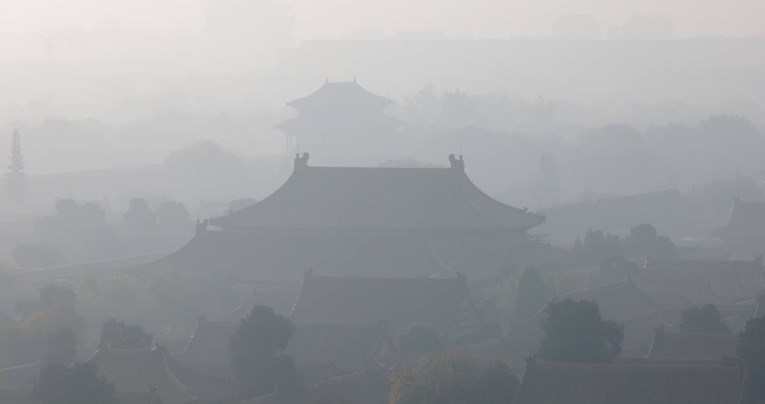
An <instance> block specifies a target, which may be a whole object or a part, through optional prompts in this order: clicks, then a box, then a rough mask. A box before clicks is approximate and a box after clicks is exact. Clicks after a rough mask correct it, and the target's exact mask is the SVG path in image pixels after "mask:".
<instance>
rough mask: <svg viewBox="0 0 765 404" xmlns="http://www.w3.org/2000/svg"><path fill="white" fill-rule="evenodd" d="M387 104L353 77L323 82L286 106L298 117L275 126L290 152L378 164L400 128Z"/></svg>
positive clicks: (351, 162)
mask: <svg viewBox="0 0 765 404" xmlns="http://www.w3.org/2000/svg"><path fill="white" fill-rule="evenodd" d="M392 104H393V101H392V100H389V99H387V98H385V97H381V96H379V95H376V94H373V93H371V92H369V91H367V90H366V89H364V88H363V87H361V85H359V84H358V82H357V81H356V79H355V78H354V79H353V81H346V82H330V81H329V80H327V81H326V82H325V83H324V85H323V86H321V88H319V89H318V90H316V91H315V92H313V93H312V94H310V95H308V96H306V97H303V98H299V99H296V100H293V101H290V102H288V103H287V106H289V107H291V108H294V109H295V110H296V111H297V116H296V117H294V118H292V119H290V120H287V121H285V122H282V123H280V124H278V125H276V128H278V129H280V130H282V131H283V132H284V134H285V149H286V152H287V153H289V154H292V153H298V152H301V151H311V152H312V153H314V154H315V155H316V156H321V158H322V159H323V160H326V161H329V162H332V163H334V164H338V163H340V164H344V165H345V164H359V163H360V162H365V161H380V160H382V158H383V157H385V156H386V155H387V154H386V153H384V152H383V151H384V150H385V149H386V144H389V143H390V141H391V137H392V136H394V135H395V132H396V129H397V128H398V126H399V124H400V123H399V122H398V121H397V120H396V119H394V118H392V117H390V116H388V115H386V114H385V109H386V108H387V107H388V106H390V105H392ZM349 150H352V151H353V153H348V151H349Z"/></svg>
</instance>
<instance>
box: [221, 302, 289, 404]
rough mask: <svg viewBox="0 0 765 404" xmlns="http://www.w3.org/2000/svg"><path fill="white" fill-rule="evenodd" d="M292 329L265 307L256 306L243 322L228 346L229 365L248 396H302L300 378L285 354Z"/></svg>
mask: <svg viewBox="0 0 765 404" xmlns="http://www.w3.org/2000/svg"><path fill="white" fill-rule="evenodd" d="M294 333H295V327H294V326H293V325H292V323H291V322H290V321H289V319H287V318H285V317H283V316H280V315H277V314H275V313H274V310H273V309H272V308H270V307H266V306H255V307H254V308H253V309H252V312H251V313H250V314H249V315H248V316H247V318H245V319H244V320H242V322H241V323H240V324H239V327H238V328H237V329H236V332H234V335H232V336H231V339H230V340H229V344H228V351H229V356H230V358H231V364H232V366H233V368H234V370H235V371H236V374H237V377H238V378H239V381H240V383H242V385H243V386H244V387H245V389H246V390H247V394H248V395H250V396H258V395H262V394H268V393H271V392H273V391H274V389H275V388H277V387H278V389H279V393H280V394H285V395H292V396H298V395H300V394H302V393H303V391H304V385H303V378H302V376H301V375H300V373H299V372H298V370H297V368H296V367H295V363H294V361H293V360H292V358H291V357H289V356H288V355H286V354H285V353H284V350H285V349H286V348H287V345H288V344H289V340H290V339H291V338H292V336H293V335H294Z"/></svg>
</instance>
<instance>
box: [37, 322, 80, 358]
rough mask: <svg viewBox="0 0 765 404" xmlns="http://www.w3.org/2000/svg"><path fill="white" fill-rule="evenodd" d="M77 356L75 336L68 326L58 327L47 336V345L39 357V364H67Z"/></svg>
mask: <svg viewBox="0 0 765 404" xmlns="http://www.w3.org/2000/svg"><path fill="white" fill-rule="evenodd" d="M76 356H77V337H76V336H75V335H74V332H72V330H71V329H69V328H59V329H57V330H56V331H55V332H54V333H53V334H51V335H49V336H48V345H47V346H46V347H45V351H44V352H43V354H42V357H41V358H40V364H41V365H43V366H47V365H61V366H69V364H71V363H72V361H74V358H75V357H76Z"/></svg>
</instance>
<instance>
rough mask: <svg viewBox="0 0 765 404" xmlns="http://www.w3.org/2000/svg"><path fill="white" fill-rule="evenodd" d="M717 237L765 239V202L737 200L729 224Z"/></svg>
mask: <svg viewBox="0 0 765 404" xmlns="http://www.w3.org/2000/svg"><path fill="white" fill-rule="evenodd" d="M714 233H715V235H717V236H720V237H723V238H726V237H765V202H744V201H741V200H736V201H735V202H734V203H733V209H732V210H731V213H730V218H729V219H728V224H726V225H725V226H723V227H722V228H720V229H718V230H716V231H715V232H714Z"/></svg>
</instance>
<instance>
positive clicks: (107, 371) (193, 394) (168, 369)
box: [88, 348, 236, 404]
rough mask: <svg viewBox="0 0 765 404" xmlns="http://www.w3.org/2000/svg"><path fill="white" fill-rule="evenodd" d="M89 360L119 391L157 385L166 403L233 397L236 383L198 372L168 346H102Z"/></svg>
mask: <svg viewBox="0 0 765 404" xmlns="http://www.w3.org/2000/svg"><path fill="white" fill-rule="evenodd" d="M88 362H89V363H92V364H94V365H96V367H97V371H98V375H99V376H101V377H104V378H106V379H107V380H109V382H111V383H113V384H114V389H115V391H117V392H119V393H142V392H146V391H149V390H150V389H152V388H154V389H156V390H157V392H158V394H159V396H160V398H161V399H162V402H163V403H165V404H176V403H177V404H182V403H193V402H196V401H197V400H200V401H203V402H208V401H218V400H223V399H225V398H231V397H233V396H234V395H235V394H236V390H235V389H236V387H235V385H234V384H232V383H230V382H227V381H224V380H218V379H215V378H213V377H210V376H207V375H203V374H201V373H198V372H196V371H194V370H192V369H190V368H188V367H187V366H185V365H183V364H182V363H180V362H178V361H176V360H175V359H174V358H173V357H171V356H170V355H169V354H168V353H167V352H166V351H165V349H164V348H157V349H151V350H140V349H102V350H99V351H98V352H96V354H95V355H94V356H93V358H91V359H90V360H89V361H88Z"/></svg>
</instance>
